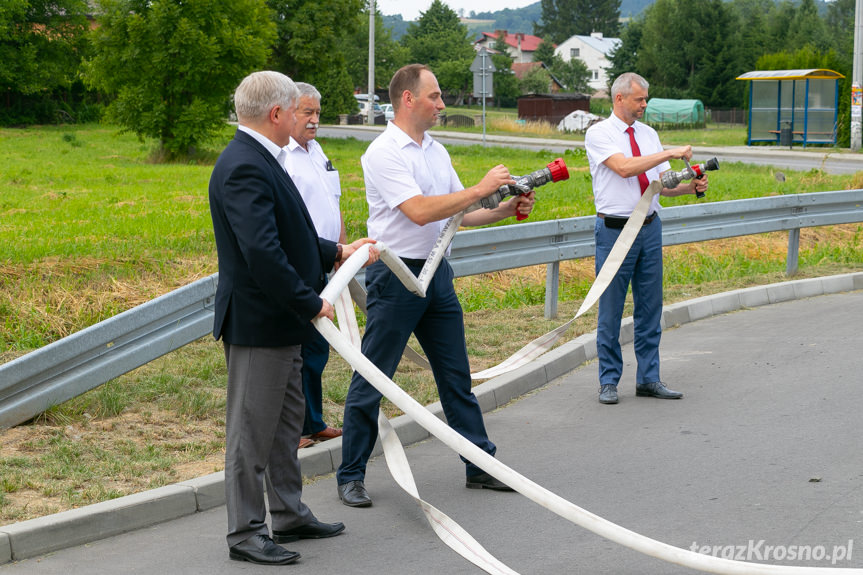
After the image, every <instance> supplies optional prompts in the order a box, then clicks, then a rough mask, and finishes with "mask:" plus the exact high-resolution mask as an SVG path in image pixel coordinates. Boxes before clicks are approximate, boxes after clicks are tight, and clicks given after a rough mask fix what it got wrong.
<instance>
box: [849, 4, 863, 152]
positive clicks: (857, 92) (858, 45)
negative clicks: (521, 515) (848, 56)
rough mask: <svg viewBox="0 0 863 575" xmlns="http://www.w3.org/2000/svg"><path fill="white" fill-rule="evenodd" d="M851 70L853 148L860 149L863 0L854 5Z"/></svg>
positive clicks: (862, 102) (861, 130) (862, 103)
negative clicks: (852, 60) (852, 61)
mask: <svg viewBox="0 0 863 575" xmlns="http://www.w3.org/2000/svg"><path fill="white" fill-rule="evenodd" d="M852 65H853V69H852V70H851V149H852V150H853V151H855V152H856V151H858V150H859V149H860V137H861V132H863V129H861V128H863V125H861V122H863V85H861V81H863V78H861V76H863V73H861V67H863V0H857V2H856V4H855V7H854V63H853V64H852Z"/></svg>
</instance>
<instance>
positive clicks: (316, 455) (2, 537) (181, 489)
mask: <svg viewBox="0 0 863 575" xmlns="http://www.w3.org/2000/svg"><path fill="white" fill-rule="evenodd" d="M861 289H863V272H856V273H850V274H842V275H836V276H828V277H822V278H812V279H803V280H795V281H788V282H781V283H776V284H770V285H766V286H757V287H751V288H745V289H740V290H735V291H731V292H725V293H720V294H715V295H710V296H704V297H700V298H695V299H692V300H687V301H684V302H679V303H675V304H671V305H669V306H666V307H665V308H664V309H663V314H662V325H663V329H669V328H673V327H677V326H680V325H683V324H685V323H689V322H692V321H697V320H700V319H705V318H708V317H712V316H715V315H721V314H725V313H728V312H732V311H737V310H741V309H746V308H753V307H758V306H762V305H769V304H774V303H780V302H783V301H789V300H794V299H802V298H808V297H814V296H819V295H827V294H835V293H841V292H850V291H856V290H861ZM632 337H633V332H632V318H626V319H625V320H624V322H623V326H622V329H621V336H620V340H621V343H629V342H631V341H632ZM595 357H596V333H595V332H593V333H590V334H584V335H581V336H579V337H577V338H575V339H573V340H571V341H569V342H567V343H565V344H563V345H561V346H559V347H557V348H555V349H553V350H551V351H550V352H548V353H546V354H545V355H543V356H542V357H540V358H538V359H537V360H536V361H533V362H531V363H530V364H529V365H526V366H524V367H522V368H520V369H518V370H515V371H512V372H510V373H507V374H504V375H501V376H499V377H496V378H494V379H491V380H489V381H486V382H485V383H482V384H480V385H478V386H476V387H475V388H474V393H475V394H476V397H477V399H478V400H479V403H480V406H481V407H482V409H483V411H484V412H485V411H491V410H493V409H497V408H499V407H503V406H504V405H506V404H507V403H509V402H510V401H512V400H513V399H516V398H518V397H520V396H522V395H524V394H526V393H528V392H531V391H533V390H535V389H538V388H540V387H542V386H544V385H546V384H548V383H550V382H551V381H553V380H555V379H557V378H558V377H560V376H562V375H564V374H566V373H568V372H570V371H572V370H573V369H575V368H576V367H578V366H580V365H582V364H583V363H585V362H587V361H589V360H591V359H593V358H595ZM428 409H429V410H430V411H432V412H433V413H434V414H435V415H437V416H438V417H440V418H441V419H443V412H442V409H441V406H440V403H435V404H432V405H430V406H428ZM392 423H393V427H394V428H395V430H396V432H397V433H398V436H399V438H400V440H401V442H402V443H403V444H404V445H410V444H412V443H416V442H418V441H423V440H425V439H427V438H428V437H429V433H428V432H427V431H426V430H425V429H423V428H422V427H420V426H419V425H418V424H416V423H415V422H414V421H413V420H411V419H410V418H409V417H408V416H405V415H403V416H400V417H397V418H395V419H394V420H393V422H392ZM380 453H381V450H380V445H377V446H376V447H375V451H374V453H373V455H374V456H376V455H380ZM340 462H341V440H340V439H334V440H331V441H328V442H325V443H320V444H318V445H315V446H313V447H309V448H306V449H304V450H302V451H301V452H300V463H301V465H302V470H303V475H304V476H305V477H317V476H321V475H326V474H329V473H333V472H334V471H335V470H336V469H337V468H338V466H339V463H340ZM224 503H225V494H224V473H222V472H219V473H213V474H210V475H206V476H204V477H199V478H197V479H193V480H190V481H184V482H182V483H177V484H175V485H168V486H166V487H161V488H158V489H154V490H152V491H146V492H143V493H136V494H134V495H128V496H126V497H120V498H118V499H113V500H111V501H105V502H102V503H96V504H94V505H88V506H87V507H82V508H79V509H73V510H70V511H64V512H62V513H57V514H55V515H49V516H47V517H40V518H37V519H31V520H29V521H22V522H20V523H13V524H11V525H6V526H0V564H3V563H7V562H9V561H13V560H20V559H26V558H30V557H36V556H39V555H43V554H45V553H50V552H52V551H56V550H58V549H63V548H66V547H72V546H75V545H81V544H84V543H88V542H90V541H96V540H98V539H104V538H107V537H111V536H113V535H119V534H121V533H125V532H127V531H132V530H135V529H140V528H142V527H147V526H150V525H154V524H156V523H161V522H164V521H169V520H172V519H177V518H179V517H182V516H185V515H191V514H193V513H196V512H198V511H204V510H206V509H212V508H213V507H218V506H220V505H224Z"/></svg>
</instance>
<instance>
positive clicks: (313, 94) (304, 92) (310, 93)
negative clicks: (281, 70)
mask: <svg viewBox="0 0 863 575" xmlns="http://www.w3.org/2000/svg"><path fill="white" fill-rule="evenodd" d="M297 89H298V90H299V91H300V95H299V96H298V98H297V99H299V98H311V99H313V100H315V101H317V102H318V103H320V101H321V93H320V92H318V89H317V88H315V87H314V86H312V85H311V84H306V83H305V82H297Z"/></svg>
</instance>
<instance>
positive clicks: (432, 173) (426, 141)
mask: <svg viewBox="0 0 863 575" xmlns="http://www.w3.org/2000/svg"><path fill="white" fill-rule="evenodd" d="M362 165H363V174H364V176H365V182H366V199H367V200H368V203H369V219H368V232H369V237H371V238H374V239H376V240H379V241H382V242H384V244H386V245H387V246H388V247H389V248H390V249H392V250H393V251H394V252H395V253H396V254H398V255H399V256H400V257H403V258H410V259H426V258H427V257H428V255H429V253H430V252H431V249H432V247H434V243H435V240H437V238H438V236H439V235H440V232H441V230H442V229H443V226H444V224H445V223H446V221H447V220H448V219H449V218H446V219H444V220H440V221H437V222H431V223H429V224H426V225H424V226H418V225H417V224H415V223H413V222H412V221H411V220H410V219H409V218H408V217H407V216H406V215H404V213H402V211H401V210H400V209H399V205H401V204H402V202H404V201H405V200H409V199H410V198H412V197H414V196H419V195H423V196H441V195H444V194H450V193H452V192H457V191H460V190H462V189H464V186H462V184H461V181H460V180H459V178H458V175H457V174H456V173H455V170H454V169H453V167H452V161H451V160H450V157H449V154H448V153H447V151H446V149H445V148H444V147H443V146H442V145H441V144H439V143H438V142H436V141H435V140H434V139H433V138H432V137H431V136H430V135H429V134H428V132H426V133H425V134H424V136H423V141H422V145H421V146H420V145H419V144H417V143H416V142H414V141H413V139H411V137H410V136H408V135H407V134H406V133H405V132H404V131H402V130H401V128H399V127H398V126H396V125H395V124H394V123H392V122H390V123H389V124H388V125H387V128H386V130H384V132H383V133H382V134H381V135H380V136H378V137H377V138H376V139H375V141H374V142H372V143H371V144H370V145H369V147H368V149H367V150H366V153H365V154H363V157H362Z"/></svg>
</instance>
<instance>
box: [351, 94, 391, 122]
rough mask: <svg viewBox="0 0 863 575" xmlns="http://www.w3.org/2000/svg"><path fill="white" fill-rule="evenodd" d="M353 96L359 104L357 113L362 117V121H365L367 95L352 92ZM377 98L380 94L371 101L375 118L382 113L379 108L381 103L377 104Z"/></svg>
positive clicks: (367, 102) (367, 104)
mask: <svg viewBox="0 0 863 575" xmlns="http://www.w3.org/2000/svg"><path fill="white" fill-rule="evenodd" d="M354 98H356V100H357V104H358V105H359V108H360V111H359V114H360V115H361V116H362V117H363V122H367V121H368V120H366V118H368V117H369V95H368V94H354ZM378 100H380V96H375V97H374V101H373V106H374V108H373V109H374V115H375V118H378V117H380V116H383V115H384V111H383V110H382V109H381V105H380V104H378Z"/></svg>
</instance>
